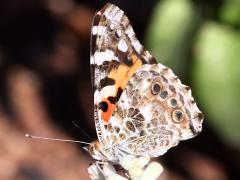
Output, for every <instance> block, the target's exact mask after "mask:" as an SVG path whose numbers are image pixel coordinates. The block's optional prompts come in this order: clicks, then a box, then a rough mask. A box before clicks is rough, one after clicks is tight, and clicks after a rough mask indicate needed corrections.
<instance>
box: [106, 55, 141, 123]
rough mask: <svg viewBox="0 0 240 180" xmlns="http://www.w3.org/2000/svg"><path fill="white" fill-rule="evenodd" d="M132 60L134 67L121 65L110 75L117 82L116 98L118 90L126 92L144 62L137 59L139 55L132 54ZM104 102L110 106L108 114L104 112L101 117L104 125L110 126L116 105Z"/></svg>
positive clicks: (107, 101)
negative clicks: (127, 86)
mask: <svg viewBox="0 0 240 180" xmlns="http://www.w3.org/2000/svg"><path fill="white" fill-rule="evenodd" d="M131 60H132V63H133V65H132V66H130V67H129V66H127V65H125V64H120V65H119V66H118V68H117V69H112V71H111V72H110V73H109V75H108V77H109V78H112V79H114V80H115V89H116V94H115V96H116V95H117V91H118V88H121V89H123V90H124V89H125V87H126V85H127V82H128V81H129V79H130V78H131V77H132V76H133V74H134V73H135V72H136V71H137V70H138V69H139V68H140V67H141V66H142V61H141V60H140V59H139V58H138V57H137V55H135V54H132V55H131ZM103 101H105V102H106V103H107V104H108V109H107V111H106V112H104V111H102V114H101V117H102V120H103V121H104V123H105V124H108V123H109V120H110V118H111V116H112V113H113V111H114V109H115V107H116V105H115V104H112V103H111V102H110V101H109V100H108V99H103Z"/></svg>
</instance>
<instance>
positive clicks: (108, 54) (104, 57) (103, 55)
mask: <svg viewBox="0 0 240 180" xmlns="http://www.w3.org/2000/svg"><path fill="white" fill-rule="evenodd" d="M112 60H116V61H117V60H118V58H117V57H116V56H115V55H114V52H113V51H111V50H109V49H107V50H106V51H103V52H97V51H96V52H95V53H94V61H95V63H96V65H101V64H103V62H104V61H109V62H110V61H112Z"/></svg>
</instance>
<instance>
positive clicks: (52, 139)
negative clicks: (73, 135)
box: [25, 134, 92, 145]
mask: <svg viewBox="0 0 240 180" xmlns="http://www.w3.org/2000/svg"><path fill="white" fill-rule="evenodd" d="M25 137H27V138H30V139H43V140H49V141H61V142H72V143H80V144H86V145H92V144H91V143H87V142H83V141H75V140H71V139H58V138H48V137H41V136H33V135H30V134H25Z"/></svg>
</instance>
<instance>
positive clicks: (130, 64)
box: [90, 4, 156, 143]
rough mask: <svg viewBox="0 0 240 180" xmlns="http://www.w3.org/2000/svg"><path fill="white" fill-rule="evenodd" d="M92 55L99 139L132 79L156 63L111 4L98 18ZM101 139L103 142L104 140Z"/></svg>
mask: <svg viewBox="0 0 240 180" xmlns="http://www.w3.org/2000/svg"><path fill="white" fill-rule="evenodd" d="M90 55H91V62H90V63H91V72H92V85H93V91H94V107H95V121H96V128H97V134H98V137H99V136H100V135H99V134H103V132H102V131H103V130H104V125H106V124H108V123H109V120H110V118H111V116H112V113H113V112H114V110H115V105H116V104H117V102H118V100H119V97H120V95H121V94H122V92H123V91H124V89H125V87H126V84H127V82H128V81H129V79H130V78H131V77H132V76H133V74H134V73H135V72H136V71H137V70H138V69H139V68H140V67H141V66H142V65H143V64H152V63H156V61H155V59H154V58H153V57H152V56H151V55H150V53H149V52H148V51H146V50H145V49H144V48H143V46H142V45H141V44H140V42H139V41H138V40H137V38H136V35H135V33H134V31H133V28H132V26H131V24H130V22H129V20H128V18H127V16H125V14H124V12H123V11H122V10H120V9H119V8H118V7H116V6H115V5H112V4H107V5H106V6H105V7H104V8H103V9H102V10H100V11H98V12H97V13H96V14H95V16H94V20H93V25H92V31H91V53H90ZM101 136H102V135H101ZM103 139H104V138H103ZM99 140H100V143H101V141H102V140H101V138H99Z"/></svg>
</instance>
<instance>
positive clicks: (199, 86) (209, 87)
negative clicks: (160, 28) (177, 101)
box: [192, 22, 240, 141]
mask: <svg viewBox="0 0 240 180" xmlns="http://www.w3.org/2000/svg"><path fill="white" fill-rule="evenodd" d="M239 58H240V34H239V32H236V31H235V30H233V29H231V28H229V27H225V26H224V25H220V24H217V23H214V22H211V23H210V22H209V23H205V24H204V25H203V26H202V28H201V31H200V34H199V37H198V39H197V42H196V49H195V54H194V64H193V71H192V74H193V76H192V82H193V86H194V88H195V91H194V92H196V93H197V95H198V97H199V100H200V102H201V103H202V105H203V107H204V109H205V110H206V112H207V117H209V119H210V120H211V123H213V125H214V127H215V128H216V129H217V130H218V131H219V132H220V133H221V134H222V136H223V137H228V138H230V139H232V140H234V141H237V140H239V137H240V133H239V127H240V60H239Z"/></svg>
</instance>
